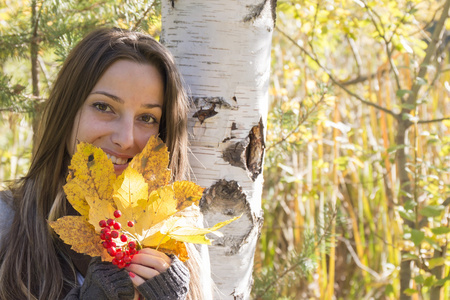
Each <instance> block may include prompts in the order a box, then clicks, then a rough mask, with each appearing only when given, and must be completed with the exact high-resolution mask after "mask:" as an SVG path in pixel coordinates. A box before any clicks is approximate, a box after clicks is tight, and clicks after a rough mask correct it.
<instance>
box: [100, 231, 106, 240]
mask: <svg viewBox="0 0 450 300" xmlns="http://www.w3.org/2000/svg"><path fill="white" fill-rule="evenodd" d="M100 239H101V240H103V241H104V240H105V239H106V238H105V234H104V233H102V234H100Z"/></svg>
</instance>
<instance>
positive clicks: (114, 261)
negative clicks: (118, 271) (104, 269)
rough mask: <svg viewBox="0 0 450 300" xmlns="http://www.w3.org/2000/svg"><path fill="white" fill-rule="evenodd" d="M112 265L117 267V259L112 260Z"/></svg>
mask: <svg viewBox="0 0 450 300" xmlns="http://www.w3.org/2000/svg"><path fill="white" fill-rule="evenodd" d="M112 264H113V265H116V266H117V265H118V264H119V261H118V260H117V259H115V258H113V260H112Z"/></svg>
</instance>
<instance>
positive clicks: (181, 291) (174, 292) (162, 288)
mask: <svg viewBox="0 0 450 300" xmlns="http://www.w3.org/2000/svg"><path fill="white" fill-rule="evenodd" d="M171 257H172V264H171V266H170V268H168V269H167V270H166V271H164V272H162V273H161V274H159V275H157V276H155V277H153V278H150V279H149V280H147V281H145V282H144V283H143V284H141V285H140V286H138V287H137V289H138V291H139V293H140V294H141V295H142V296H143V297H144V298H145V299H147V300H175V299H176V300H181V299H185V298H186V296H187V294H188V292H189V279H190V275H189V270H188V268H187V267H186V266H185V265H184V264H183V263H182V262H181V261H180V260H179V259H178V258H177V257H176V256H171Z"/></svg>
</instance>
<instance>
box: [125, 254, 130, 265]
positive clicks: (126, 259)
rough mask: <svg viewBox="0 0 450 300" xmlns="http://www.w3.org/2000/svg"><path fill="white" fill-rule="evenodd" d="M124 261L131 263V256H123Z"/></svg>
mask: <svg viewBox="0 0 450 300" xmlns="http://www.w3.org/2000/svg"><path fill="white" fill-rule="evenodd" d="M123 261H124V263H126V264H129V263H131V257H129V256H125V257H124V258H123Z"/></svg>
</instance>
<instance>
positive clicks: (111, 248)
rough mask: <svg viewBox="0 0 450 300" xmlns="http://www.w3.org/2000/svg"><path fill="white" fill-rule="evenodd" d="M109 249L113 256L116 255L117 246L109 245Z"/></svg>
mask: <svg viewBox="0 0 450 300" xmlns="http://www.w3.org/2000/svg"><path fill="white" fill-rule="evenodd" d="M106 250H107V251H108V254H109V255H111V256H114V255H116V248H115V247H109V248H108V249H106Z"/></svg>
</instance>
